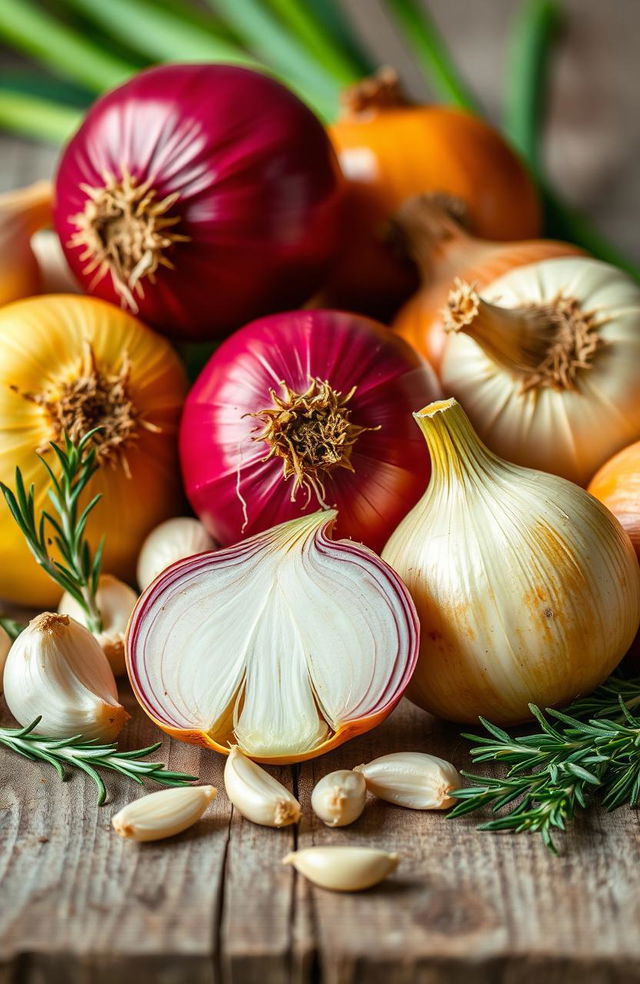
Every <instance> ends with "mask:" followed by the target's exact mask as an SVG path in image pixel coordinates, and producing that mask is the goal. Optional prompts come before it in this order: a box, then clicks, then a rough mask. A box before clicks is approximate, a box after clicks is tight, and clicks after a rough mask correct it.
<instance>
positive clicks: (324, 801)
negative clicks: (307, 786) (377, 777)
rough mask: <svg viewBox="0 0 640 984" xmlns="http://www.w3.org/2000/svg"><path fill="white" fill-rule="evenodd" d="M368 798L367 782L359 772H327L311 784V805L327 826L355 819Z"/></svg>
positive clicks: (346, 822) (346, 770)
mask: <svg viewBox="0 0 640 984" xmlns="http://www.w3.org/2000/svg"><path fill="white" fill-rule="evenodd" d="M366 801H367V784H366V782H365V780H364V777H363V776H361V775H360V774H359V773H358V772H351V771H349V769H340V770H339V771H337V772H330V773H329V775H327V776H323V777H322V779H320V781H319V782H318V783H316V785H315V786H314V789H313V792H312V794H311V807H312V809H313V812H314V813H315V814H316V816H318V817H320V819H321V820H322V822H323V823H326V824H327V826H328V827H346V826H347V824H350V823H353V822H354V820H357V819H358V817H359V816H360V814H361V813H362V811H363V810H364V805H365V803H366Z"/></svg>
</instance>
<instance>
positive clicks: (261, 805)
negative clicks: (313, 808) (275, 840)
mask: <svg viewBox="0 0 640 984" xmlns="http://www.w3.org/2000/svg"><path fill="white" fill-rule="evenodd" d="M224 785H225V789H226V791H227V796H228V797H229V799H230V800H231V802H232V803H233V805H234V806H235V807H236V809H237V810H239V812H240V813H241V814H242V816H243V817H246V819H247V820H251V821H252V823H258V824H261V825H262V826H263V827H287V826H289V824H292V823H297V822H298V820H299V819H300V813H301V809H300V804H299V803H298V801H297V799H296V798H295V796H293V795H292V794H291V793H290V792H289V790H288V789H286V788H285V786H283V785H282V783H279V782H278V780H277V779H274V778H273V776H271V775H269V773H268V772H267V771H266V770H265V769H263V768H261V767H260V766H259V765H257V764H256V763H255V762H252V761H251V759H250V758H247V756H246V755H244V754H243V753H242V752H241V751H240V749H239V748H238V746H237V745H234V746H233V748H232V749H231V751H230V752H229V757H228V758H227V761H226V764H225V767H224Z"/></svg>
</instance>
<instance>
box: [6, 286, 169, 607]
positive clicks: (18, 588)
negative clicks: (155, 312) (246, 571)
mask: <svg viewBox="0 0 640 984" xmlns="http://www.w3.org/2000/svg"><path fill="white" fill-rule="evenodd" d="M96 372H97V373H98V376H99V377H100V378H101V379H102V380H103V382H104V380H105V379H106V380H107V381H108V382H109V388H110V389H111V391H112V392H113V393H115V396H114V405H113V410H114V412H115V413H116V414H117V415H119V416H118V417H117V419H116V420H115V422H114V419H110V420H109V421H107V420H106V418H105V413H104V412H103V411H102V410H101V408H100V400H99V399H97V398H95V397H94V396H93V395H92V392H91V388H90V386H89V385H87V386H86V387H85V388H83V387H80V389H79V391H78V393H76V394H75V395H74V394H73V393H71V392H70V390H71V389H72V388H73V386H74V384H76V383H78V381H79V380H80V379H83V380H85V382H86V381H87V380H90V381H93V379H94V376H95V373H96ZM83 386H84V384H83ZM185 391H186V378H185V375H184V370H183V368H182V366H181V364H180V361H179V359H178V357H177V355H176V354H175V352H174V351H173V349H172V348H171V346H170V345H169V343H168V342H167V341H166V339H164V338H162V337H161V336H159V335H157V334H156V333H155V332H153V331H151V330H150V329H149V328H147V327H146V326H145V325H143V324H142V323H141V322H140V321H138V319H137V318H134V317H132V316H131V315H129V314H127V313H126V312H124V311H121V310H119V309H118V308H115V307H114V306H113V305H111V304H106V303H105V302H104V301H99V300H96V299H95V298H90V297H80V296H77V295H71V294H69V295H67V294H50V295H47V296H43V297H34V298H27V299H25V300H22V301H16V302H15V303H14V304H10V305H7V307H4V308H2V309H0V481H3V482H4V483H5V484H6V485H8V486H10V487H12V488H13V487H14V481H15V469H16V466H18V467H20V469H21V471H22V475H23V477H24V482H25V486H26V488H27V489H28V488H29V486H30V485H31V483H33V484H34V486H35V510H36V520H38V517H39V515H40V512H41V510H42V509H44V508H47V509H48V508H50V505H49V499H48V496H47V489H48V487H49V482H48V477H47V473H46V471H45V469H44V467H43V465H42V463H41V462H40V461H39V460H38V457H37V454H36V451H38V450H40V451H42V453H43V454H44V457H45V459H46V460H47V461H48V462H50V463H53V451H52V450H51V448H50V446H49V442H50V441H57V442H60V441H61V440H62V431H61V424H62V423H64V427H65V428H66V429H67V430H70V429H73V428H75V427H76V426H81V425H83V422H84V424H85V425H86V430H90V429H91V428H93V427H96V426H103V425H105V424H106V423H109V427H110V431H109V433H110V434H111V436H112V437H113V443H112V444H110V445H109V449H108V450H109V454H108V457H107V458H105V460H104V461H102V458H101V457H100V453H99V459H100V462H101V465H102V466H101V467H100V469H99V471H98V472H97V473H96V474H95V475H94V477H93V478H92V479H91V481H90V483H89V486H88V488H87V493H86V497H85V498H83V504H84V503H86V502H88V501H89V499H90V498H91V497H92V496H93V495H96V494H98V493H100V494H101V496H102V497H101V499H100V501H99V502H98V504H97V505H96V507H95V509H94V510H93V511H92V513H91V516H90V517H89V522H88V526H87V535H88V538H89V540H90V543H91V545H92V548H93V549H94V550H95V549H96V548H97V545H98V543H99V542H100V539H101V537H102V536H103V535H105V550H104V558H103V561H104V568H105V569H106V570H109V571H111V572H112V573H114V574H115V575H116V576H118V577H120V578H122V579H123V580H125V581H126V580H133V578H134V575H135V565H136V558H137V554H138V550H139V548H140V546H141V544H142V541H143V540H144V538H145V536H146V535H147V533H148V532H149V530H150V529H152V528H153V527H154V526H156V525H157V524H158V523H159V522H161V521H162V520H163V519H167V518H168V517H169V516H173V515H175V514H176V513H177V512H180V511H181V509H182V508H183V499H182V490H181V488H180V482H179V476H178V474H177V471H178V461H177V441H176V436H177V429H178V419H179V416H180V410H181V407H182V401H183V399H184V394H185ZM123 394H124V395H125V396H127V397H128V398H129V399H130V401H131V406H132V412H133V413H134V414H135V421H134V424H135V426H133V428H132V429H131V430H130V433H129V434H128V436H127V435H124V437H123V440H122V442H121V443H119V444H118V443H117V442H118V441H119V439H120V436H121V434H120V430H119V428H120V425H123V426H124V424H125V422H126V418H127V414H125V413H124V412H121V411H123V408H124V402H123ZM103 395H104V394H103ZM43 396H44V397H47V398H50V405H48V406H47V405H45V403H46V401H45V403H43V402H42V397H43ZM63 396H65V398H66V399H67V401H68V403H69V405H68V406H67V408H66V410H64V411H63V420H62V421H59V420H56V419H55V415H56V412H57V410H58V409H61V408H63V405H64V401H63ZM74 399H75V400H76V405H75V408H74V406H73V405H72V404H73V400H74ZM81 406H82V407H83V408H84V409H83V411H82V413H80V412H79V409H78V408H79V407H81ZM85 418H86V419H85ZM123 433H124V432H123ZM101 435H102V436H101ZM72 436H74V437H75V438H77V437H78V434H77V433H73V434H72ZM107 437H108V434H107V431H106V430H102V431H100V432H98V433H97V434H96V443H97V444H98V443H100V442H102V444H104V443H105V441H106V440H107ZM54 467H55V466H54ZM0 556H1V557H2V563H0V597H3V598H7V599H9V600H12V601H15V602H16V603H18V604H21V605H30V606H33V607H41V608H44V607H48V606H54V605H57V604H58V601H59V600H60V596H61V594H62V590H61V588H60V587H59V586H58V585H57V584H55V583H54V582H53V581H52V580H51V579H50V578H49V577H48V575H47V574H45V572H44V571H43V570H42V568H40V567H39V566H38V565H37V564H36V562H35V560H34V559H33V557H32V555H31V553H30V551H29V548H28V547H27V545H26V542H25V540H24V537H23V535H22V532H21V530H20V529H19V527H18V526H17V524H16V523H15V521H14V519H13V517H12V516H11V514H10V512H9V510H8V509H7V508H6V507H5V505H4V503H3V502H2V503H0Z"/></svg>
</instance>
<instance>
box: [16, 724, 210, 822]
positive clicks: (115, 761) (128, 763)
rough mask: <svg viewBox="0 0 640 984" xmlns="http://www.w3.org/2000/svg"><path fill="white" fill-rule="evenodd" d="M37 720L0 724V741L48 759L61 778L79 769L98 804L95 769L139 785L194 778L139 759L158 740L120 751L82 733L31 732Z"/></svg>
mask: <svg viewBox="0 0 640 984" xmlns="http://www.w3.org/2000/svg"><path fill="white" fill-rule="evenodd" d="M39 721H40V718H36V720H35V721H33V722H32V723H31V724H30V725H28V727H26V728H0V744H1V745H5V746H6V747H7V748H10V749H11V750H12V751H14V752H17V753H18V755H23V756H24V757H25V758H28V759H31V760H32V761H35V762H37V761H42V762H48V763H49V765H52V766H53V768H54V769H55V770H56V772H57V773H58V775H59V776H60V778H61V779H62V781H63V782H64V781H65V780H67V779H68V778H69V769H79V770H80V771H81V772H84V773H86V775H88V776H89V777H90V778H91V779H93V781H94V783H95V784H96V786H97V788H98V805H99V806H102V805H103V804H104V803H105V802H106V799H107V789H106V786H105V784H104V780H103V779H102V776H101V775H100V774H99V772H98V771H97V770H98V769H109V770H110V771H111V772H119V773H120V774H121V775H123V776H127V777H128V778H129V779H133V781H134V782H137V783H138V784H139V785H141V786H142V785H143V784H144V780H145V779H150V780H152V781H153V782H157V783H159V784H160V785H162V786H186V785H188V784H189V783H191V782H196V781H197V779H198V777H197V776H190V775H187V773H185V772H172V771H170V770H169V769H167V768H166V766H165V765H164V764H163V763H162V762H142V761H141V759H143V758H146V756H148V755H152V754H153V752H155V751H157V749H158V748H160V745H161V742H157V743H156V744H155V745H149V746H148V747H147V748H138V749H134V750H133V751H129V752H120V751H118V746H117V745H116V744H115V743H113V744H108V745H101V744H98V743H97V742H95V741H85V740H84V739H83V737H82V735H75V736H74V737H72V738H47V737H44V736H43V735H38V734H34V728H36V727H37V726H38V723H39Z"/></svg>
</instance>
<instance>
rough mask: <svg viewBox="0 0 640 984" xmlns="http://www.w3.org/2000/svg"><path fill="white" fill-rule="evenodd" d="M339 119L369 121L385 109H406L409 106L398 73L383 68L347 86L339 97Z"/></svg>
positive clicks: (409, 103) (409, 102)
mask: <svg viewBox="0 0 640 984" xmlns="http://www.w3.org/2000/svg"><path fill="white" fill-rule="evenodd" d="M340 104H341V107H342V115H341V119H346V120H354V119H361V118H362V119H369V118H373V117H374V116H376V115H377V114H378V112H383V111H384V110H387V109H406V108H407V107H408V106H411V101H410V100H409V99H408V98H407V96H406V94H405V92H404V91H403V89H402V85H401V83H400V79H399V78H398V73H397V72H396V70H395V69H394V68H390V67H389V66H384V67H382V68H379V69H378V71H377V72H376V73H375V75H371V76H369V77H368V78H366V79H362V80H361V81H360V82H356V83H355V84H354V85H350V86H348V87H347V88H346V89H345V90H344V91H343V92H342V93H341V96H340Z"/></svg>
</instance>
